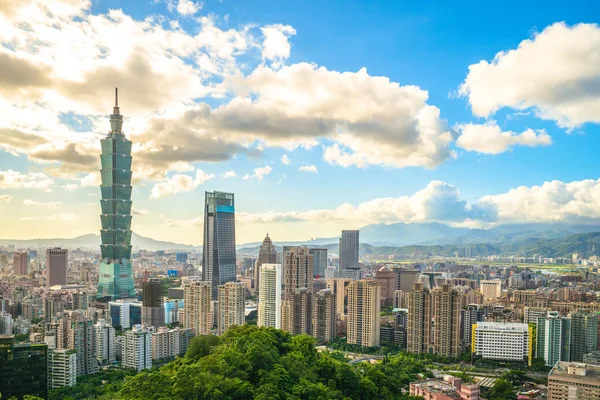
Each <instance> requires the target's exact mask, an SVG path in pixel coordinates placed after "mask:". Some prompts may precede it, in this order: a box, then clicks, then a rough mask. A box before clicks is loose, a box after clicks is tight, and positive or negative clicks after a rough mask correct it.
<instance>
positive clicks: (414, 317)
mask: <svg viewBox="0 0 600 400" xmlns="http://www.w3.org/2000/svg"><path fill="white" fill-rule="evenodd" d="M406 302H407V306H408V307H407V308H408V321H407V345H406V349H407V351H408V352H409V353H416V354H420V353H425V352H427V350H428V348H429V344H430V343H431V296H430V294H429V290H428V289H426V288H425V287H424V285H423V283H421V282H415V283H413V289H412V292H409V293H408V294H407V295H406Z"/></svg>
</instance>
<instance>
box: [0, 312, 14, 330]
mask: <svg viewBox="0 0 600 400" xmlns="http://www.w3.org/2000/svg"><path fill="white" fill-rule="evenodd" d="M12 331H13V319H12V315H10V314H9V313H7V312H5V311H0V335H12Z"/></svg>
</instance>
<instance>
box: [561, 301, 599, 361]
mask: <svg viewBox="0 0 600 400" xmlns="http://www.w3.org/2000/svg"><path fill="white" fill-rule="evenodd" d="M569 316H570V318H571V360H570V361H576V362H582V361H583V355H584V354H586V353H591V352H592V351H594V350H596V348H597V347H598V314H597V313H592V312H589V311H584V310H578V311H576V312H574V313H571V314H570V315H569ZM564 361H567V360H564Z"/></svg>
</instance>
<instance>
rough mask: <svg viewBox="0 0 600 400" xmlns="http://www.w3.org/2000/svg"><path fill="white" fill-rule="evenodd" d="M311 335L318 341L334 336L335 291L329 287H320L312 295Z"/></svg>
mask: <svg viewBox="0 0 600 400" xmlns="http://www.w3.org/2000/svg"><path fill="white" fill-rule="evenodd" d="M313 302H314V307H313V318H312V335H313V336H314V337H315V338H316V339H317V342H319V343H326V342H330V341H332V340H334V339H335V338H336V324H337V318H336V309H335V293H334V292H333V291H332V290H331V289H321V290H319V291H318V292H317V293H316V294H315V295H314V297H313Z"/></svg>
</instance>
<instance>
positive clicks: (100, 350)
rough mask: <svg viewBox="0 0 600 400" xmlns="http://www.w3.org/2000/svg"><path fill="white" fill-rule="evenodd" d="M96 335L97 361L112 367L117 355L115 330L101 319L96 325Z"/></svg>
mask: <svg viewBox="0 0 600 400" xmlns="http://www.w3.org/2000/svg"><path fill="white" fill-rule="evenodd" d="M94 331H95V333H96V360H97V361H98V364H100V365H110V364H112V363H113V362H114V361H115V357H116V354H117V349H116V345H117V342H116V339H115V328H113V326H112V325H111V324H110V323H109V322H107V321H106V320H105V319H103V318H102V319H99V320H98V322H96V324H95V325H94Z"/></svg>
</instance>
